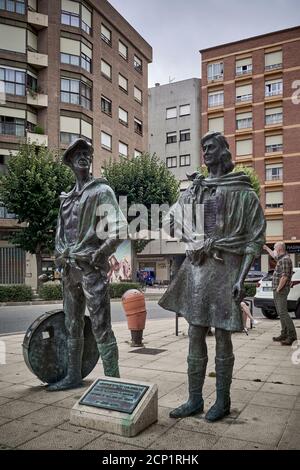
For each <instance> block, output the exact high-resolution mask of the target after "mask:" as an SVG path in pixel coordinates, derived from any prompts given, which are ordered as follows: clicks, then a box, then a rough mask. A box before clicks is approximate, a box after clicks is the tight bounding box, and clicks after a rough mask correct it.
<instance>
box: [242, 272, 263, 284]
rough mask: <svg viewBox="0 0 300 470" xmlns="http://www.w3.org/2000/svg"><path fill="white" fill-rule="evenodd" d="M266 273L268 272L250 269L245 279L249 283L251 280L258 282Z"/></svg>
mask: <svg viewBox="0 0 300 470" xmlns="http://www.w3.org/2000/svg"><path fill="white" fill-rule="evenodd" d="M266 274H267V273H263V272H262V271H249V272H248V274H247V277H246V279H245V282H247V283H248V284H249V283H251V282H258V281H260V280H261V279H262V278H263V277H264V276H266Z"/></svg>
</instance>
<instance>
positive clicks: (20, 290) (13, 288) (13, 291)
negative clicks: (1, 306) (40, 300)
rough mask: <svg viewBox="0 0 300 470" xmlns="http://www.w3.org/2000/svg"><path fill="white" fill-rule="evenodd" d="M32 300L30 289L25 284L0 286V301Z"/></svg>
mask: <svg viewBox="0 0 300 470" xmlns="http://www.w3.org/2000/svg"><path fill="white" fill-rule="evenodd" d="M26 300H32V289H31V287H30V286H26V285H25V284H11V285H2V286H0V302H25V301H26Z"/></svg>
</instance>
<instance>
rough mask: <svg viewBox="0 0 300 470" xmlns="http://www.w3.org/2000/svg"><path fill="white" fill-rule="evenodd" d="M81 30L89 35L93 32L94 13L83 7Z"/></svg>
mask: <svg viewBox="0 0 300 470" xmlns="http://www.w3.org/2000/svg"><path fill="white" fill-rule="evenodd" d="M81 29H82V30H83V31H85V32H86V33H87V34H91V31H92V12H91V11H90V10H89V9H88V8H86V7H85V6H84V5H81Z"/></svg>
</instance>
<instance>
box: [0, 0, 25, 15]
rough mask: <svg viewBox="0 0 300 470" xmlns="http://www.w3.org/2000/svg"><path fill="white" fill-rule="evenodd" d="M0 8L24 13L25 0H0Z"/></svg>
mask: <svg viewBox="0 0 300 470" xmlns="http://www.w3.org/2000/svg"><path fill="white" fill-rule="evenodd" d="M0 10H6V11H10V12H12V13H19V14H20V15H24V14H25V0H0Z"/></svg>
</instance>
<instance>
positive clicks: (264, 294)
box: [254, 268, 300, 319]
mask: <svg viewBox="0 0 300 470" xmlns="http://www.w3.org/2000/svg"><path fill="white" fill-rule="evenodd" d="M272 276H273V271H269V272H268V274H267V275H266V276H264V277H263V278H262V279H261V280H260V281H258V283H257V285H256V294H255V296H254V305H255V307H258V308H261V310H262V313H263V315H264V316H265V317H266V318H270V319H274V318H277V317H278V313H277V312H276V308H275V304H274V298H273V291H272ZM288 311H289V312H295V316H296V318H300V268H293V276H292V280H291V290H290V293H289V295H288Z"/></svg>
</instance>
